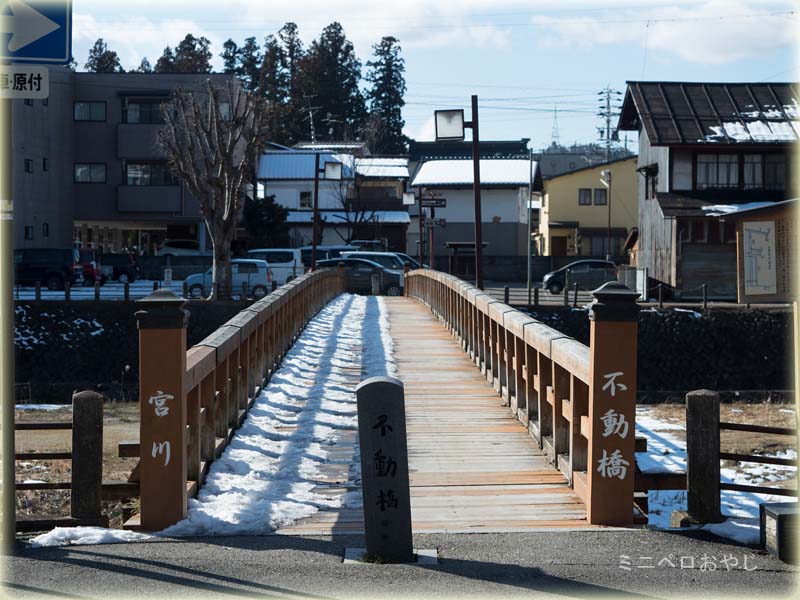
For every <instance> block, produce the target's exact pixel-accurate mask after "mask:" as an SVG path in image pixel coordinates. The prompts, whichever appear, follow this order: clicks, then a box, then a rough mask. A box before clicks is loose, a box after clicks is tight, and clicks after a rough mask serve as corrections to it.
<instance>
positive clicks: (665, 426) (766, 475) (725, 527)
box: [636, 407, 797, 545]
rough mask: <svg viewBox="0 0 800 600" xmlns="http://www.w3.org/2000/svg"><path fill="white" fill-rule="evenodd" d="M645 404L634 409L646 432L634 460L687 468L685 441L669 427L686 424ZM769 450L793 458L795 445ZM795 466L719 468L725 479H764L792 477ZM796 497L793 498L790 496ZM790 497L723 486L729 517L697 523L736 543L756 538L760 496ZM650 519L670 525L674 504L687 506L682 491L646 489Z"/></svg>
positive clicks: (658, 469) (657, 467)
mask: <svg viewBox="0 0 800 600" xmlns="http://www.w3.org/2000/svg"><path fill="white" fill-rule="evenodd" d="M650 412H651V410H650V408H649V407H637V409H636V433H637V435H643V436H645V437H646V438H647V450H648V451H647V452H646V453H645V452H637V453H636V462H637V463H638V464H639V468H640V469H641V470H642V472H644V473H664V472H686V442H685V441H683V440H680V439H678V438H677V437H676V436H675V435H673V434H671V433H670V432H672V431H676V430H685V427H684V426H682V425H678V424H676V423H670V422H667V421H662V420H660V419H656V418H653V417H652V416H650ZM774 456H778V457H782V458H792V459H794V458H797V452H796V451H795V450H787V451H785V452H782V451H779V452H776V453H775V454H774ZM796 470H797V469H796V468H795V467H785V466H782V465H765V464H760V463H750V462H744V463H739V468H738V469H732V468H723V469H721V470H720V476H721V477H720V479H721V481H723V482H726V483H738V484H747V485H763V484H764V483H766V482H770V481H782V480H785V479H789V478H791V477H794V476H795V474H796ZM794 500H796V499H794ZM792 501H793V499H792V498H791V497H786V496H777V495H770V494H753V493H750V492H730V491H723V492H722V493H721V494H720V505H721V509H722V514H723V515H724V516H726V517H728V519H727V520H726V521H724V522H722V523H711V524H707V525H704V526H703V527H702V529H704V530H706V531H709V532H711V533H713V534H715V535H718V536H720V537H725V538H728V539H731V540H734V541H736V542H739V543H741V544H748V545H754V544H758V543H759V537H760V536H759V527H760V525H759V506H760V505H761V504H763V503H765V502H792ZM648 504H649V509H650V515H649V522H648V523H649V525H650V526H652V527H655V528H659V529H669V528H670V522H669V519H670V515H671V514H672V511H673V510H686V491H684V490H663V491H651V492H649V495H648Z"/></svg>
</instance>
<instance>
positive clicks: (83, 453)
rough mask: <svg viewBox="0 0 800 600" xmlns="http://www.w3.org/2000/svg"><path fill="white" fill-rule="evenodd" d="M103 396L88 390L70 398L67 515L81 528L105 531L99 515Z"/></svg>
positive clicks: (106, 525) (105, 525)
mask: <svg viewBox="0 0 800 600" xmlns="http://www.w3.org/2000/svg"><path fill="white" fill-rule="evenodd" d="M102 483H103V396H102V395H101V394H98V393H97V392H94V391H91V390H87V391H83V392H76V393H75V394H74V395H73V396H72V489H71V491H70V514H71V515H72V516H73V517H74V518H76V519H81V521H82V522H83V523H84V524H87V525H88V524H90V523H91V524H94V525H99V526H102V527H108V518H104V517H103V515H102V508H101V505H100V488H101V486H102Z"/></svg>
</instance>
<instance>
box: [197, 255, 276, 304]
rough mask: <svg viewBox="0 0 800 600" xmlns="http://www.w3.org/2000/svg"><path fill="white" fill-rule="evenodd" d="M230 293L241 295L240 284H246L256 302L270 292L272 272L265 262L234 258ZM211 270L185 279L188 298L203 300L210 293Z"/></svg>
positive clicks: (241, 287)
mask: <svg viewBox="0 0 800 600" xmlns="http://www.w3.org/2000/svg"><path fill="white" fill-rule="evenodd" d="M231 280H232V287H233V289H232V290H231V293H232V294H233V295H234V296H235V295H239V294H241V293H242V289H243V286H242V284H244V283H246V284H247V290H248V294H249V295H251V296H252V297H253V298H255V299H256V300H258V299H259V298H263V297H264V296H266V295H267V294H269V292H270V290H272V272H271V269H270V266H269V265H268V264H267V261H264V260H252V259H249V258H234V259H233V260H232V261H231ZM211 281H212V270H211V269H210V268H209V269H208V270H207V271H206V272H205V273H196V274H194V275H189V277H187V278H186V287H187V289H188V290H189V297H190V298H204V297H206V296H208V295H209V294H210V293H211Z"/></svg>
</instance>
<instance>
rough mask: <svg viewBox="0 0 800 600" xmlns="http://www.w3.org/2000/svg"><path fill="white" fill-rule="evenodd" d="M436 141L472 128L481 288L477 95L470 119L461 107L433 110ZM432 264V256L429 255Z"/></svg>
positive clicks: (477, 267)
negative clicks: (465, 117)
mask: <svg viewBox="0 0 800 600" xmlns="http://www.w3.org/2000/svg"><path fill="white" fill-rule="evenodd" d="M433 115H434V121H435V125H436V141H437V142H438V141H447V140H458V141H462V140H463V139H464V129H465V128H469V129H472V189H473V192H474V195H475V285H476V286H477V287H478V288H479V289H481V290H482V289H483V239H482V238H483V236H482V231H481V150H480V138H479V136H478V96H476V95H473V96H472V120H471V121H465V120H464V111H463V109H455V110H435V111H433ZM431 265H433V257H431Z"/></svg>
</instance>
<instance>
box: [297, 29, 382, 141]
mask: <svg viewBox="0 0 800 600" xmlns="http://www.w3.org/2000/svg"><path fill="white" fill-rule="evenodd" d="M299 66H300V71H301V87H302V90H303V92H304V93H305V94H306V95H307V96H309V97H311V98H312V101H313V103H314V104H315V105H316V106H319V107H320V110H318V111H317V112H316V114H315V115H314V126H315V128H316V130H317V131H318V132H319V136H318V137H326V138H328V139H351V138H352V137H354V134H355V132H357V131H358V130H359V129H360V128H361V126H362V124H363V122H364V120H365V118H366V114H367V109H366V104H365V101H364V96H363V95H362V94H361V90H360V89H359V87H358V84H359V81H360V80H361V61H359V60H358V58H357V57H356V55H355V51H354V49H353V44H352V42H350V40H348V39H347V37H346V36H345V34H344V30H343V29H342V26H341V25H340V24H339V23H337V22H334V23H331V24H330V25H328V26H327V27H326V28H325V29H323V30H322V34H321V35H320V37H319V39H318V40H314V42H312V44H311V48H309V51H308V53H307V54H306V55H305V56H304V57H303V58H302V60H301V61H300V65H299Z"/></svg>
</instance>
